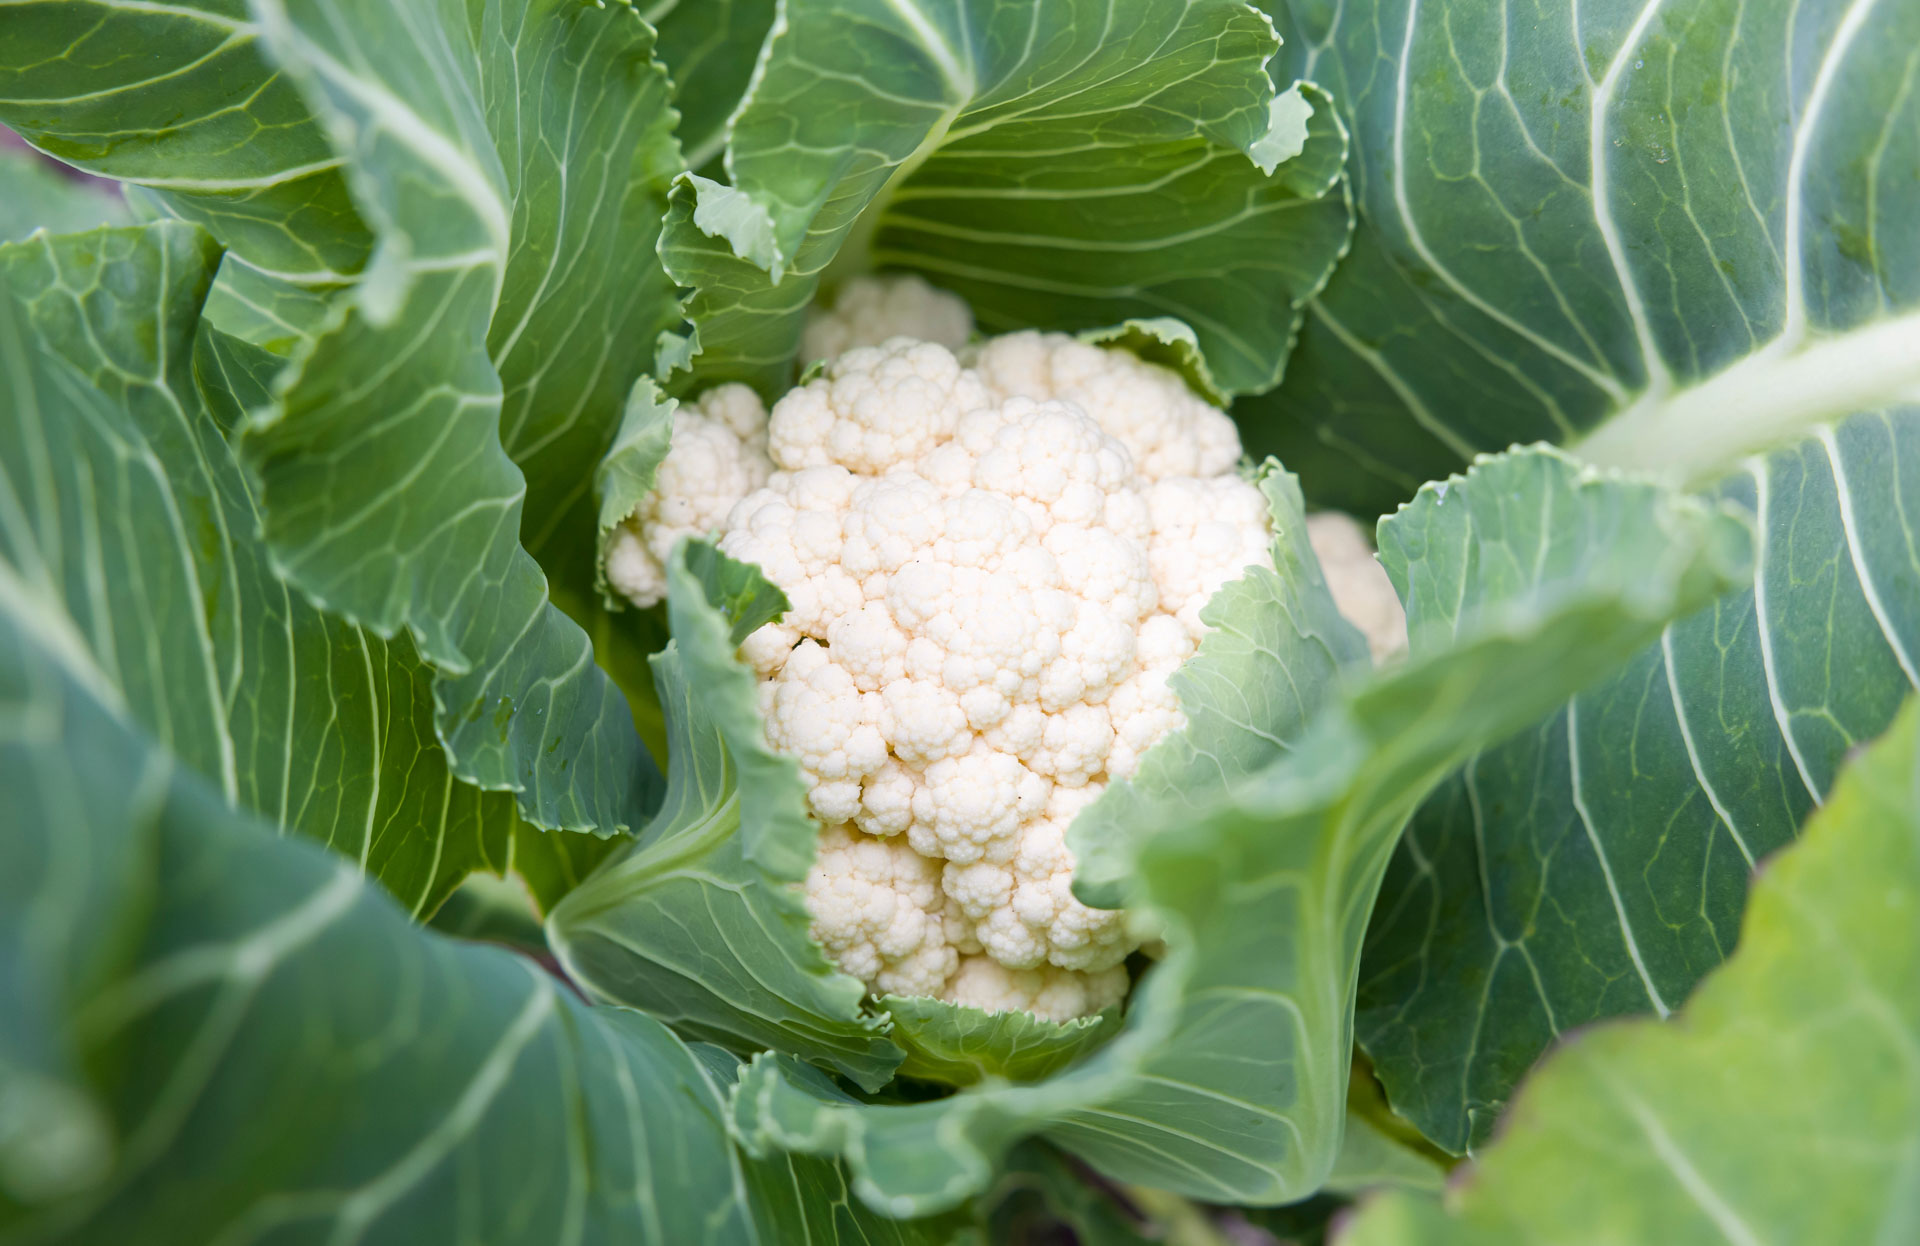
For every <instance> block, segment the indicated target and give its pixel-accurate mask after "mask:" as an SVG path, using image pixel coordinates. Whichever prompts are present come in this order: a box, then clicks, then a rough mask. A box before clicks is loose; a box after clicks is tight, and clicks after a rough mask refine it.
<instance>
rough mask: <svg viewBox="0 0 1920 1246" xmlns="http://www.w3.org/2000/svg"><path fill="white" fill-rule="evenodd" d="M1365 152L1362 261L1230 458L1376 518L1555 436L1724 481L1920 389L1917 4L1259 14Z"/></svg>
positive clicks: (1289, 8) (1289, 61) (1603, 458)
mask: <svg viewBox="0 0 1920 1246" xmlns="http://www.w3.org/2000/svg"><path fill="white" fill-rule="evenodd" d="M1266 5H1267V7H1268V8H1269V9H1270V10H1271V11H1273V12H1274V13H1275V14H1276V17H1277V18H1278V20H1279V24H1280V26H1281V28H1282V30H1283V33H1284V34H1285V35H1286V37H1287V40H1288V43H1287V47H1286V50H1285V51H1284V52H1283V54H1282V55H1283V61H1282V64H1283V66H1284V72H1286V73H1297V74H1300V75H1303V76H1305V77H1308V78H1311V79H1313V80H1315V81H1318V82H1320V83H1323V84H1325V85H1326V86H1327V88H1328V89H1329V90H1330V91H1331V92H1332V94H1333V96H1334V99H1335V100H1336V102H1337V103H1338V105H1339V107H1340V109H1341V111H1342V115H1343V116H1345V117H1346V119H1347V121H1348V125H1349V128H1350V129H1351V131H1352V137H1353V149H1354V158H1353V160H1352V162H1351V169H1352V176H1353V180H1354V185H1355V189H1356V192H1357V197H1358V199H1359V203H1360V225H1359V227H1358V228H1357V230H1356V232H1355V235H1354V247H1353V253H1352V255H1351V256H1350V257H1349V258H1348V260H1347V261H1346V262H1345V263H1344V264H1342V266H1341V268H1340V271H1339V272H1338V273H1337V274H1336V275H1335V277H1334V279H1333V280H1332V281H1331V282H1330V283H1329V284H1328V285H1327V288H1326V289H1325V290H1324V291H1323V292H1322V293H1321V294H1320V295H1319V297H1318V298H1316V299H1315V300H1314V302H1313V304H1312V305H1311V307H1310V308H1309V310H1308V314H1307V319H1306V323H1305V325H1304V326H1303V328H1302V332H1301V338H1300V343H1299V346H1298V349H1297V350H1296V352H1295V355H1294V359H1293V361H1292V364H1291V365H1290V367H1289V370H1288V377H1287V381H1286V383H1285V384H1284V385H1282V386H1281V387H1280V388H1279V389H1278V390H1276V391H1274V392H1273V393H1272V394H1269V395H1267V396H1266V397H1264V398H1260V399H1251V400H1242V402H1241V404H1240V408H1239V410H1237V411H1236V412H1235V414H1236V415H1237V416H1238V417H1239V418H1240V421H1241V424H1242V427H1243V428H1245V429H1246V430H1247V440H1248V443H1249V448H1250V449H1253V450H1254V451H1255V452H1265V451H1268V450H1272V451H1274V452H1275V453H1278V454H1280V455H1281V456H1282V457H1283V458H1284V459H1285V460H1286V461H1287V463H1288V465H1289V466H1290V467H1292V468H1293V469H1294V470H1295V471H1298V472H1300V473H1301V474H1302V476H1303V477H1305V478H1306V479H1308V480H1310V481H1313V482H1314V487H1315V490H1316V492H1317V495H1318V496H1317V500H1320V501H1324V502H1327V503H1331V504H1336V505H1340V506H1344V507H1346V508H1348V509H1350V510H1353V511H1355V512H1357V513H1367V514H1377V513H1379V512H1381V511H1383V510H1386V509H1387V508H1389V507H1390V506H1392V505H1393V503H1394V502H1395V501H1397V500H1398V499H1400V498H1402V497H1405V496H1406V495H1407V493H1408V491H1410V490H1411V489H1413V488H1415V487H1417V486H1418V484H1419V483H1420V482H1421V481H1424V480H1429V479H1432V478H1434V477H1435V476H1438V475H1440V474H1442V473H1443V472H1445V471H1446V470H1448V469H1449V468H1450V467H1452V466H1453V465H1454V464H1456V463H1458V462H1460V461H1461V460H1463V459H1464V458H1466V457H1467V456H1468V455H1470V454H1471V453H1473V452H1474V451H1475V450H1492V449H1497V448H1499V447H1502V446H1506V445H1509V444H1511V443H1512V442H1515V441H1524V440H1530V439H1533V438H1542V437H1544V438H1550V439H1553V440H1555V441H1565V442H1578V443H1579V445H1580V450H1581V453H1582V454H1583V455H1584V456H1585V457H1588V458H1590V459H1592V460H1593V461H1596V462H1603V463H1610V464H1615V465H1622V466H1633V467H1642V468H1646V469H1649V470H1655V471H1663V472H1665V471H1677V472H1681V473H1686V474H1690V475H1693V476H1696V477H1699V476H1711V475H1713V474H1715V473H1716V472H1717V470H1718V469H1720V468H1721V467H1723V466H1729V465H1732V464H1733V463H1735V462H1736V461H1738V460H1739V459H1740V457H1741V456H1743V455H1745V454H1747V453H1749V452H1752V451H1754V450H1758V449H1764V448H1766V447H1768V446H1771V445H1772V444H1774V443H1776V442H1778V441H1780V440H1781V439H1782V438H1785V437H1792V436H1794V435H1795V434H1797V433H1801V432H1804V431H1805V430H1807V429H1810V428H1811V427H1812V426H1813V425H1815V424H1818V423H1822V422H1826V421H1831V420H1837V419H1841V418H1844V417H1846V416H1849V415H1851V414H1853V413H1855V412H1862V411H1875V410H1880V409H1883V408H1888V407H1893V406H1897V405H1899V404H1901V403H1910V402H1912V401H1913V398H1914V395H1915V393H1916V390H1920V237H1916V235H1915V232H1914V231H1913V230H1912V229H1910V228H1907V227H1905V223H1906V222H1910V221H1912V220H1913V219H1915V217H1916V215H1920V140H1917V139H1916V137H1915V136H1916V134H1920V90H1916V89H1915V87H1914V82H1915V75H1916V73H1920V10H1916V9H1915V7H1914V6H1913V5H1912V4H1909V3H1902V0H1847V2H1845V3H1831V4H1823V5H1812V6H1809V5H1795V4H1783V3H1767V2H1763V3H1755V2H1753V0H1645V2H1640V0H1634V2H1632V3H1624V4H1617V5H1611V6H1598V7H1596V6H1594V5H1591V4H1588V5H1582V4H1578V3H1575V2H1574V0H1548V2H1547V3H1545V4H1532V3H1525V4H1523V3H1518V2H1515V0H1499V2H1497V3H1490V4H1489V3H1481V2H1480V0H1349V2H1348V3H1344V4H1332V3H1329V2H1328V0H1266Z"/></svg>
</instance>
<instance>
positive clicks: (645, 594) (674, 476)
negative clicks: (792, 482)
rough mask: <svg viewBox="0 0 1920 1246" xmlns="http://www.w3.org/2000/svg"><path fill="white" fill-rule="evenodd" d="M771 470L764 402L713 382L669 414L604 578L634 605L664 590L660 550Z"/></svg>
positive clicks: (718, 514)
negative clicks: (643, 490)
mask: <svg viewBox="0 0 1920 1246" xmlns="http://www.w3.org/2000/svg"><path fill="white" fill-rule="evenodd" d="M772 473H773V461H772V460H771V459H769V458H768V457H767V409H766V408H765V407H764V406H762V405H761V403H760V399H759V397H758V396H757V395H756V394H755V393H754V392H753V391H752V390H751V389H748V388H747V387H746V386H745V385H738V384H734V385H721V386H718V387H716V388H714V389H710V390H708V391H707V392H706V393H704V394H702V395H701V396H700V398H699V401H697V402H694V403H691V404H682V405H681V406H680V407H678V408H677V409H676V410H675V411H674V413H673V441H672V443H671V448H670V449H669V450H668V451H667V457H666V458H665V459H662V460H661V462H660V470H659V473H658V474H657V475H656V476H655V477H654V487H653V492H652V493H649V494H648V495H647V496H646V497H645V498H644V499H643V500H642V501H641V503H640V505H639V507H638V508H637V509H636V510H635V511H634V513H633V515H632V516H631V517H630V518H629V519H628V520H627V521H626V522H625V523H623V524H621V525H620V527H619V528H617V529H615V531H614V534H613V539H612V541H611V542H610V543H609V545H608V548H607V560H606V568H607V583H608V584H609V585H610V586H612V588H613V589H614V591H615V592H617V593H619V594H620V595H621V596H623V597H625V598H627V600H629V601H631V602H633V603H634V604H635V605H637V606H651V605H655V604H657V603H658V602H659V601H660V600H661V599H662V598H664V597H665V596H666V595H667V573H666V561H667V556H668V555H669V554H671V553H672V552H673V547H674V546H675V545H677V544H679V543H680V540H681V538H683V537H689V536H702V535H705V534H706V533H708V532H712V531H715V530H717V529H718V528H719V527H720V526H721V524H722V522H723V521H725V519H726V518H727V514H728V512H729V511H731V510H732V509H733V507H734V504H735V503H737V502H738V501H740V499H741V498H744V497H746V496H747V495H748V494H749V493H752V492H753V491H754V490H755V489H758V488H759V487H760V486H761V485H764V484H765V483H767V477H768V476H770V475H772Z"/></svg>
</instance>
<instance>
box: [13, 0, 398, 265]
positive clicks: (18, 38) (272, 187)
mask: <svg viewBox="0 0 1920 1246" xmlns="http://www.w3.org/2000/svg"><path fill="white" fill-rule="evenodd" d="M6 26H7V37H6V39H5V41H4V43H0V121H4V122H5V123H6V124H7V125H9V126H11V127H13V128H14V129H15V130H16V131H18V132H19V133H20V134H21V135H22V136H23V137H24V138H26V139H27V140H28V141H29V142H31V143H32V144H33V145H34V146H36V147H38V148H40V149H41V150H43V151H46V152H49V153H51V154H52V155H55V156H58V157H59V158H60V159H62V160H64V161H66V162H67V163H69V164H74V165H78V166H79V167H81V168H83V169H86V170H88V171H89V172H92V173H98V174H100V175H102V176H104V177H113V178H119V179H120V180H122V181H126V182H130V183H132V184H134V185H136V186H141V187H145V188H146V189H147V192H148V194H149V196H150V200H149V201H150V202H152V203H153V204H155V205H156V206H158V207H160V208H161V209H162V210H164V211H165V212H168V213H170V214H172V215H175V216H178V217H180V218H182V219H184V220H189V221H195V222H197V223H199V224H201V225H203V226H205V227H206V228H207V229H208V230H209V231H210V232H212V233H213V235H214V236H215V237H216V238H218V239H220V241H221V242H222V243H223V244H225V245H226V246H228V247H230V248H231V249H233V250H234V251H237V252H239V253H240V254H241V255H242V256H244V257H245V258H246V259H247V260H248V261H250V262H251V263H254V264H256V265H258V266H260V267H261V268H263V269H265V270H267V271H269V272H271V273H273V274H274V275H276V276H279V277H282V278H284V279H287V280H290V281H296V282H301V283H307V284H316V283H317V284H337V283H339V282H342V281H347V280H351V279H352V277H353V276H354V275H355V274H357V273H358V272H359V271H360V270H361V268H362V267H363V266H364V265H365V264H366V262H367V256H368V254H369V253H370V251H371V250H372V248H373V238H372V237H371V236H370V235H369V232H368V230H367V227H366V225H365V224H363V223H362V220H361V217H360V214H359V212H358V211H357V210H356V206H355V204H354V202H353V199H352V197H351V196H350V195H349V194H348V191H347V179H346V176H345V172H344V170H343V169H342V167H341V162H340V160H339V158H338V156H337V155H336V153H335V152H334V150H333V148H332V146H331V144H330V143H329V142H328V141H327V135H326V133H325V131H324V129H323V127H322V126H321V125H320V123H319V122H318V121H316V120H315V118H314V117H313V115H312V114H311V113H310V112H309V111H308V110H307V107H306V105H305V104H304V103H303V102H302V100H301V97H300V94H299V92H298V91H296V90H295V88H294V84H293V83H292V82H291V81H289V80H288V79H287V78H286V77H285V76H283V75H281V74H278V73H276V72H275V71H274V68H273V66H272V64H271V63H270V62H269V60H268V58H267V56H266V54H265V51H264V49H263V48H262V45H261V37H260V36H261V31H260V27H259V25H258V24H257V23H256V22H255V21H254V20H252V19H251V17H250V15H249V13H248V11H247V5H246V4H245V2H244V0H183V2H180V3H169V4H140V5H124V4H117V3H114V2H113V0H25V2H24V3H17V4H11V5H9V6H8V7H7V17H6ZM93 223H96V224H97V223H98V222H93Z"/></svg>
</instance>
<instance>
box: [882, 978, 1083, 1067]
mask: <svg viewBox="0 0 1920 1246" xmlns="http://www.w3.org/2000/svg"><path fill="white" fill-rule="evenodd" d="M878 1003H879V1005H880V1007H881V1008H882V1009H884V1010H885V1011H886V1014H887V1015H888V1016H889V1017H891V1018H893V1028H892V1029H891V1030H889V1031H888V1032H887V1036H888V1037H889V1038H891V1039H893V1041H894V1042H896V1043H898V1044H899V1045H900V1046H901V1048H903V1049H904V1050H905V1051H906V1053H907V1058H906V1059H905V1060H904V1061H903V1062H902V1063H901V1065H900V1073H901V1074H902V1075H903V1076H906V1077H918V1078H923V1079H925V1080H927V1081H932V1082H943V1083H945V1084H947V1085H949V1086H971V1085H973V1084H974V1083H975V1082H978V1081H983V1080H985V1079H986V1078H990V1077H997V1078H1004V1079H1005V1080H1007V1081H1011V1082H1037V1081H1040V1080H1042V1079H1044V1078H1047V1077H1051V1076H1052V1075H1053V1074H1055V1073H1058V1072H1059V1071H1060V1070H1061V1069H1064V1068H1066V1067H1067V1066H1068V1065H1070V1064H1072V1063H1073V1062H1074V1061H1076V1060H1078V1059H1080V1058H1081V1057H1082V1056H1084V1055H1086V1054H1087V1053H1088V1052H1090V1051H1093V1050H1095V1049H1096V1048H1098V1047H1099V1046H1100V1045H1101V1044H1102V1043H1104V1042H1106V1041H1107V1040H1108V1039H1110V1038H1112V1037H1113V1036H1114V1034H1115V1033H1117V1032H1118V1031H1119V1029H1120V1010H1119V1009H1118V1008H1109V1009H1107V1010H1106V1011H1105V1012H1102V1013H1099V1014H1097V1015H1095V1016H1091V1017H1078V1018H1075V1019H1074V1020H1072V1021H1066V1022H1053V1021H1043V1020H1041V1019H1040V1018H1039V1017H1036V1016H1034V1015H1033V1014H1032V1013H1030V1012H1024V1011H1021V1010H1020V1009H1017V1008H1016V1009H1014V1010H1013V1011H1011V1012H996V1013H985V1012H982V1011H980V1010H979V1009H978V1008H967V1007H964V1006H962V1005H959V1004H949V1003H947V1002H946V1001H945V1000H938V999H929V998H927V997H925V996H918V995H915V996H907V995H884V996H881V997H880V999H879V1000H878Z"/></svg>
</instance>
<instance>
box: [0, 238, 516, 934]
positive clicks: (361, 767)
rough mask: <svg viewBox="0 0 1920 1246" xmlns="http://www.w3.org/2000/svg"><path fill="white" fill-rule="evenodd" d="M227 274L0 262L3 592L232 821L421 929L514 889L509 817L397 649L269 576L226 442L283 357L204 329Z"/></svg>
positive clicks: (194, 245) (33, 252) (60, 246)
mask: <svg viewBox="0 0 1920 1246" xmlns="http://www.w3.org/2000/svg"><path fill="white" fill-rule="evenodd" d="M219 263H220V255H219V252H218V250H217V249H216V248H215V247H214V246H213V245H212V243H211V241H210V240H209V239H208V238H207V237H206V235H205V234H203V233H201V232H200V231H199V230H198V229H196V228H193V227H190V226H183V225H179V224H174V223H168V224H161V225H153V226H146V227H142V228H135V229H120V230H103V231H96V232H93V233H88V234H76V235H68V236H65V237H59V238H44V237H43V238H40V239H36V240H34V241H32V242H28V243H22V244H18V245H14V246H9V247H4V248H0V283H3V284H4V290H0V316H4V318H5V319H4V323H0V359H3V360H4V363H0V372H4V374H5V375H6V376H7V378H8V381H9V384H8V385H7V386H6V387H5V388H4V389H3V390H0V515H4V516H5V517H6V518H5V519H4V521H0V595H4V596H5V597H7V598H8V599H9V600H10V601H12V602H14V603H15V606H16V608H17V609H22V610H30V611H32V612H33V613H34V614H35V616H36V617H41V618H44V619H46V620H49V621H50V622H48V624H47V626H49V627H56V626H57V628H58V629H59V631H60V634H61V635H63V636H66V637H67V638H68V639H69V640H70V641H71V642H72V646H73V656H74V660H75V661H76V662H80V661H84V664H85V669H87V670H88V671H90V672H92V684H93V689H94V692H95V694H96V695H97V696H99V697H100V698H101V699H102V700H103V701H105V702H107V703H108V704H111V705H113V706H116V707H117V708H118V711H119V712H120V713H121V714H122V715H124V716H125V717H126V718H127V719H128V720H129V721H131V722H135V723H138V724H140V725H141V726H142V727H143V728H144V729H145V730H146V731H147V732H149V733H150V734H151V735H152V736H153V737H154V738H155V739H156V740H159V741H161V742H163V743H164V744H165V746H166V747H167V749H168V750H169V751H170V752H171V753H172V754H173V755H174V757H176V758H177V759H178V760H179V761H180V762H181V763H182V764H184V765H185V766H187V767H189V768H191V769H193V770H196V771H198V772H199V773H200V774H201V775H203V776H204V777H205V778H206V779H207V781H208V782H209V783H210V784H212V786H213V788H214V790H215V791H218V792H219V793H220V794H221V795H222V796H223V797H224V798H225V799H226V800H227V801H229V802H230V803H232V804H234V805H237V806H239V807H242V808H245V809H250V810H253V811H254V812H256V813H259V814H261V815H264V816H265V817H267V818H268V819H269V820H271V821H273V822H275V823H276V824H280V825H284V826H285V827H286V828H287V829H289V830H293V831H298V832H299V833H301V834H304V835H307V836H309V837H311V838H313V839H315V840H317V841H319V842H321V843H324V844H328V845H330V846H332V847H333V848H334V849H335V850H336V851H338V852H340V853H341V854H343V855H345V856H346V857H348V858H350V859H352V860H353V861H355V862H356V863H357V864H358V865H359V867H360V868H361V869H363V870H365V871H366V872H367V873H369V874H371V875H373V876H374V877H376V878H378V879H379V880H380V881H381V882H382V883H384V884H385V885H386V886H387V887H388V889H389V890H391V891H392V892H393V893H394V895H395V896H396V897H398V898H399V899H400V901H401V903H402V904H404V905H405V906H407V907H408V908H409V909H410V910H411V911H412V912H413V913H415V914H416V915H425V914H428V913H431V912H432V911H433V910H434V909H435V908H436V907H438V905H439V903H440V901H441V900H442V899H443V898H444V897H445V896H446V895H447V894H448V893H449V892H450V891H451V890H452V889H453V888H454V887H455V886H456V885H457V884H458V883H459V881H460V879H461V878H463V877H464V876H465V875H466V874H468V873H469V872H471V871H474V870H489V871H494V872H498V871H500V870H501V869H503V868H505V866H506V863H507V860H508V853H509V838H510V836H511V835H512V833H513V831H514V827H515V821H516V820H515V818H514V810H513V804H512V801H511V800H510V799H508V798H506V797H504V796H501V795H496V794H491V793H484V792H480V791H477V790H475V789H473V788H470V787H468V786H466V785H465V784H461V783H456V782H454V781H453V779H452V776H451V775H450V774H449V773H448V770H447V764H446V759H445V757H444V755H443V754H442V752H441V749H440V746H439V744H438V742H437V741H436V740H435V738H434V734H433V710H434V707H433V699H432V695H433V694H432V674H431V672H430V671H429V670H428V669H427V668H426V667H425V666H424V665H423V664H422V663H421V661H420V659H419V658H418V656H416V654H415V653H414V651H413V648H412V646H411V645H410V644H408V643H407V641H406V639H405V637H396V638H395V639H393V640H390V641H388V640H382V639H381V638H379V637H378V636H375V635H373V634H371V633H369V632H365V631H362V630H360V629H358V628H355V627H353V626H351V625H349V624H347V623H344V622H342V621H340V620H338V619H334V618H330V617H328V616H326V615H323V614H321V613H320V612H319V611H317V610H315V609H313V608H312V607H311V606H309V605H308V604H307V603H306V602H305V601H304V600H303V599H302V598H301V597H300V596H299V595H298V594H295V593H293V592H291V591H289V590H288V588H287V587H286V586H285V585H284V584H282V583H281V582H280V581H279V580H278V579H277V578H276V577H275V576H274V574H273V572H272V570H271V568H270V566H269V564H268V556H267V551H266V550H265V548H264V547H263V546H262V545H261V543H260V541H259V538H258V535H257V528H258V524H259V514H258V509H257V506H256V499H255V496H254V494H253V493H252V491H251V490H250V488H249V487H248V483H247V480H246V478H245V476H244V475H243V474H242V472H241V470H240V466H239V464H238V462H237V461H236V460H235V457H234V455H233V452H232V450H231V448H230V447H229V445H228V443H227V440H226V433H227V431H228V430H229V429H231V427H232V426H233V423H234V422H235V421H236V420H238V419H239V418H240V411H239V408H240V405H241V404H244V403H246V402H248V401H250V400H251V399H252V398H255V397H264V392H265V391H264V388H263V385H264V379H263V376H262V371H263V370H264V374H265V375H267V376H270V375H271V374H272V371H273V370H274V368H275V367H276V366H277V360H273V359H272V357H270V356H265V354H264V352H260V351H258V350H257V349H256V348H254V347H251V346H249V345H247V344H246V343H243V342H238V341H235V340H233V339H230V338H226V337H225V336H224V335H222V334H220V333H219V332H218V331H217V330H214V329H212V328H211V327H210V326H208V325H207V324H206V323H205V322H198V323H196V322H197V318H198V313H199V308H200V304H201V300H202V299H203V298H205V297H206V296H207V291H208V287H209V284H210V283H211V282H212V281H213V279H214V271H215V266H216V265H217V264H219ZM222 271H224V269H223V270H222ZM263 358H264V359H265V360H266V362H265V363H262V359H263ZM196 376H197V377H198V378H199V380H200V381H201V385H199V386H196V383H195V379H196ZM203 389H204V391H205V393H206V394H207V395H208V397H209V399H210V400H211V401H209V402H206V403H203V401H202V398H201V391H202V390H203Z"/></svg>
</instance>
